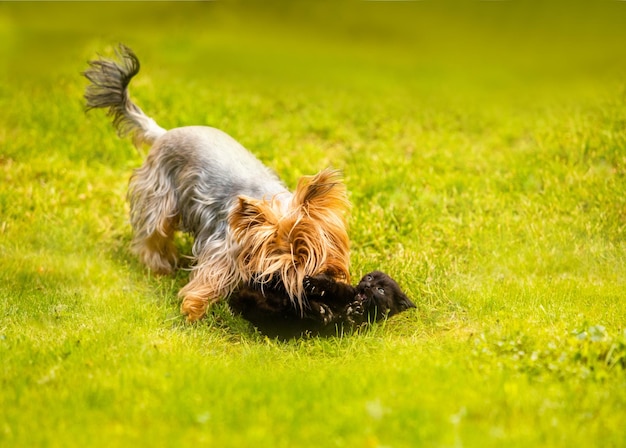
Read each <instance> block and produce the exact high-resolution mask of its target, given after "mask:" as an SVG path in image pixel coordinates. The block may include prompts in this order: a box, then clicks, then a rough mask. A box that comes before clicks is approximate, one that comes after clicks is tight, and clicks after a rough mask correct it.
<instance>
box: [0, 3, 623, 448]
mask: <svg viewBox="0 0 626 448" xmlns="http://www.w3.org/2000/svg"><path fill="white" fill-rule="evenodd" d="M625 16H626V9H624V6H623V5H622V4H621V2H604V3H603V4H602V5H600V6H595V7H594V8H591V6H590V5H584V4H582V3H581V4H578V3H576V2H574V3H573V4H570V5H568V7H567V8H565V7H564V6H561V5H559V4H554V3H550V2H544V3H532V2H531V3H529V2H506V3H500V2H493V3H492V2H473V3H468V2H465V3H448V4H447V5H446V7H445V8H444V7H440V6H438V4H435V3H434V2H416V3H411V4H407V3H391V4H390V3H369V2H363V3H356V2H354V3H352V2H345V3H342V4H341V5H336V4H335V3H329V2H321V3H320V2H307V3H302V4H299V5H297V6H296V5H293V4H287V3H286V4H284V5H279V4H276V5H274V4H271V5H268V4H265V3H264V4H256V3H252V2H246V3H241V4H234V3H230V2H215V3H201V4H198V3H179V4H175V5H174V4H158V3H156V4H155V3H150V4H148V3H136V4H88V3H83V4H71V3H63V4H36V3H24V4H13V3H2V4H0V60H2V63H3V66H0V445H1V446H3V447H4V446H6V447H13V446H15V447H23V446H59V447H72V446H219V447H229V446H263V447H265V446H267V447H294V446H316V447H317V446H340V447H341V446H345V447H379V446H380V447H383V446H392V447H401V446H407V447H409V446H410V447H413V446H480V447H484V446H520V447H521V446H524V447H526V446H564V447H569V446H598V447H607V446H625V445H626V435H625V434H624V429H623V428H624V427H625V426H626V411H624V409H626V333H625V323H626V293H625V292H624V291H626V277H625V275H626V243H625V241H626V238H625V237H626V82H625V79H626V46H624V42H625V41H626V29H625V28H624V27H623V23H624V20H625V18H626V17H625ZM120 41H122V42H125V43H126V44H128V45H129V46H131V47H132V48H133V49H134V50H135V51H136V52H137V53H138V55H139V57H140V59H141V62H142V71H141V73H140V75H139V76H138V78H136V79H135V81H134V82H133V84H132V86H131V92H132V95H133V97H134V98H135V100H136V101H137V102H138V103H139V104H140V105H141V107H142V108H143V109H144V110H145V111H146V112H147V113H148V114H150V115H151V116H153V117H154V118H155V119H156V120H157V122H159V124H161V125H162V126H164V127H167V128H171V127H175V126H182V125H186V124H209V125H212V126H215V127H218V128H221V129H223V130H225V131H227V132H228V133H229V134H231V135H233V136H234V137H235V138H236V139H238V140H239V141H241V142H242V143H243V144H244V145H245V146H247V147H248V148H250V149H251V150H252V151H253V152H254V153H255V154H257V155H258V156H259V157H260V158H261V159H262V160H263V161H264V162H265V163H266V164H267V165H269V166H271V167H272V168H273V169H275V170H276V171H277V172H278V173H279V174H280V175H281V177H283V178H284V179H285V181H286V182H287V183H288V184H289V185H290V186H291V187H293V186H294V185H295V183H296V182H297V179H298V177H299V176H301V175H303V174H311V173H314V172H316V171H318V170H320V169H322V168H325V167H327V166H333V167H336V168H340V169H342V170H343V171H344V173H345V179H346V182H347V185H348V188H349V191H350V195H351V200H352V202H353V210H352V215H351V218H350V236H351V240H352V272H353V275H354V277H356V278H358V277H359V276H360V275H361V274H363V273H365V272H367V271H369V270H372V269H381V270H384V271H386V272H389V273H390V274H391V275H393V276H394V277H395V278H397V279H398V281H399V282H400V283H401V284H402V286H403V287H404V288H405V290H406V291H407V293H408V294H409V296H410V297H411V298H413V299H414V301H415V302H416V303H417V304H418V309H417V310H412V311H410V312H407V313H404V314H402V315H399V316H397V317H394V318H393V319H390V320H389V321H388V322H385V323H382V324H379V325H375V326H373V327H372V328H371V329H370V330H368V331H364V332H362V333H361V334H352V335H344V336H343V337H341V338H329V339H318V338H313V339H304V340H296V341H291V342H287V343H283V342H278V341H273V340H269V339H267V338H264V337H263V336H261V335H259V334H258V333H256V332H255V331H254V329H253V328H251V327H250V326H249V325H248V324H247V323H246V322H244V321H242V320H240V319H238V318H235V317H233V316H232V315H231V314H230V313H229V311H228V309H227V308H226V306H225V305H223V304H222V305H219V306H217V307H216V308H215V309H214V310H213V312H212V313H211V314H210V315H209V316H208V317H207V318H206V319H205V320H204V321H203V322H201V323H199V324H197V325H186V324H185V323H184V322H183V319H182V318H181V317H180V315H179V312H178V301H177V298H176V293H177V291H178V289H179V288H180V287H181V285H183V284H184V283H185V281H186V274H185V272H180V273H178V274H177V275H176V276H175V277H163V278H156V277H154V276H152V275H151V274H150V273H149V272H147V271H146V270H145V269H144V268H143V267H142V266H141V265H140V264H139V263H138V262H137V261H136V260H135V259H134V258H133V257H132V255H131V254H130V253H129V251H128V244H129V241H130V237H131V230H130V227H129V224H128V218H127V216H128V207H127V204H126V201H125V193H126V187H127V182H128V178H129V176H130V173H131V172H132V170H133V169H134V168H135V167H137V166H138V165H139V164H140V163H141V161H142V156H141V155H140V154H139V153H138V152H136V151H135V150H134V149H133V148H132V146H131V145H130V143H129V142H128V141H123V140H120V139H118V138H117V137H116V136H115V133H114V131H113V130H112V128H111V126H110V124H109V120H108V119H107V118H106V117H104V114H102V113H99V112H98V111H94V112H92V113H90V114H88V115H85V114H84V112H83V105H82V92H83V89H84V87H85V84H86V81H85V80H84V79H82V77H81V76H80V72H81V71H82V70H84V69H85V68H86V61H87V60H89V59H91V58H93V57H94V55H96V54H97V53H103V54H106V55H110V54H111V51H112V48H113V46H114V44H116V43H117V42H120ZM180 244H181V246H183V247H188V246H189V242H188V241H186V240H185V239H183V238H181V240H180Z"/></svg>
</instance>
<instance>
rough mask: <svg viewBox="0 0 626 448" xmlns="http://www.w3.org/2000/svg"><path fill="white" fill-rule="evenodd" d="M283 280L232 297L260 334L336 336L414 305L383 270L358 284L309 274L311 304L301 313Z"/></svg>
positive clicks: (232, 304) (244, 289) (248, 288)
mask: <svg viewBox="0 0 626 448" xmlns="http://www.w3.org/2000/svg"><path fill="white" fill-rule="evenodd" d="M281 284H282V283H281V282H279V281H276V282H274V283H273V284H269V285H263V286H262V287H261V286H259V285H247V286H244V287H242V288H240V289H239V290H237V291H235V292H234V293H233V294H232V295H231V297H230V299H229V304H230V307H231V308H232V310H233V311H234V312H235V313H236V314H240V315H241V316H242V317H243V318H244V319H246V320H248V321H250V322H252V324H253V325H254V326H255V327H257V328H258V329H259V331H261V332H262V333H264V334H266V335H268V336H271V337H274V336H278V337H280V338H284V339H288V338H292V337H296V336H300V335H302V334H312V335H333V334H337V333H338V332H340V331H341V330H342V329H346V328H356V327H358V326H360V325H362V324H365V323H369V322H375V321H378V320H381V319H383V318H385V317H391V316H393V315H394V314H398V313H400V312H402V311H405V310H407V309H409V308H415V304H414V303H413V302H411V300H410V299H409V298H408V297H407V296H406V295H405V294H404V293H403V292H402V290H401V289H400V286H398V284H397V283H396V282H395V281H394V280H393V279H392V278H391V277H389V276H388V275H387V274H385V273H383V272H380V271H373V272H370V273H369V274H366V275H365V276H364V277H363V278H362V279H361V281H360V282H359V284H358V285H356V286H352V285H348V284H346V283H341V282H337V281H335V280H334V279H333V278H332V277H329V276H327V275H317V276H315V277H307V278H306V279H305V281H304V288H305V292H306V296H307V301H308V304H309V306H308V308H306V309H305V310H303V311H302V312H300V310H297V309H296V308H295V307H294V306H293V304H292V303H291V301H290V300H289V297H288V295H287V293H286V292H285V290H284V289H283V288H282V287H281V286H280V285H281Z"/></svg>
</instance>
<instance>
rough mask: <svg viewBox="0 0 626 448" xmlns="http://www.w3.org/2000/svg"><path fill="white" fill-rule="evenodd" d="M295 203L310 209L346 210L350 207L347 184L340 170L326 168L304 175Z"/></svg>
mask: <svg viewBox="0 0 626 448" xmlns="http://www.w3.org/2000/svg"><path fill="white" fill-rule="evenodd" d="M293 204H294V205H295V206H304V207H306V208H307V209H308V210H310V211H312V212H315V211H316V210H318V211H321V210H333V211H335V212H346V211H348V209H349V208H350V202H349V201H348V194H347V192H346V186H345V184H344V183H343V181H342V179H341V174H340V173H339V171H336V170H331V169H326V170H323V171H321V172H319V173H318V174H316V175H315V176H304V177H302V178H300V180H299V181H298V186H297V187H296V192H295V194H294V200H293Z"/></svg>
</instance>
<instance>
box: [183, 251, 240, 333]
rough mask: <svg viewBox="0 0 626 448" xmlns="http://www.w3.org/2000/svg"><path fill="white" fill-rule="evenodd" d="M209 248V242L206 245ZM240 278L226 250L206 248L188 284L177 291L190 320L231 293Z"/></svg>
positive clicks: (196, 317) (200, 317)
mask: <svg viewBox="0 0 626 448" xmlns="http://www.w3.org/2000/svg"><path fill="white" fill-rule="evenodd" d="M205 248H208V245H207V246H205ZM240 280H241V278H240V276H239V275H238V271H237V270H236V268H235V265H234V263H233V261H232V257H231V256H230V254H229V253H228V252H227V251H219V252H217V253H216V252H215V251H206V252H204V253H203V254H202V255H201V256H200V257H199V258H198V259H197V261H196V266H195V267H194V268H193V271H192V272H191V277H190V280H189V283H187V284H186V285H185V286H184V287H183V288H182V289H181V290H180V292H179V293H178V296H179V297H181V298H182V303H181V307H180V309H181V312H182V313H183V314H184V315H185V316H187V322H195V321H197V320H199V319H202V318H203V317H204V316H205V315H206V312H207V310H208V308H209V307H210V306H211V305H213V304H214V303H216V302H219V301H220V300H221V299H223V298H226V297H228V296H229V295H230V293H232V291H233V290H234V288H235V287H236V286H237V285H238V284H239V282H240Z"/></svg>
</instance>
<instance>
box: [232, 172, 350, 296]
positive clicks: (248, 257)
mask: <svg viewBox="0 0 626 448" xmlns="http://www.w3.org/2000/svg"><path fill="white" fill-rule="evenodd" d="M349 206H350V204H349V202H348V197H347V193H346V187H345V185H344V183H343V182H342V181H341V178H340V175H339V172H337V171H333V170H324V171H321V172H320V173H318V174H317V175H315V176H305V177H302V178H301V179H300V181H299V182H298V186H297V187H296V191H295V192H294V194H293V197H292V198H291V200H290V202H289V203H288V205H287V207H283V206H281V205H280V204H279V203H277V202H276V201H273V200H272V201H266V200H258V199H253V198H248V197H243V196H240V197H239V201H238V202H237V204H236V205H235V207H234V208H233V210H232V211H231V213H230V216H229V223H230V226H231V229H232V230H233V235H234V236H235V239H236V240H237V242H238V244H239V248H240V249H239V253H238V257H237V263H238V270H239V272H240V273H241V275H242V277H243V280H244V281H246V282H248V281H253V282H257V283H261V284H266V283H268V282H271V281H272V280H274V279H276V278H279V279H280V280H281V281H282V283H283V286H284V287H285V290H286V292H287V294H288V295H289V297H290V298H291V300H292V302H294V303H295V304H297V305H298V306H299V307H300V308H302V307H303V305H304V288H303V286H302V285H303V282H304V278H305V277H306V276H313V275H316V274H319V273H321V272H324V273H327V274H329V275H331V276H333V277H334V278H335V279H337V280H343V281H349V260H350V252H349V238H348V233H347V230H346V214H347V212H348V209H349Z"/></svg>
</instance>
